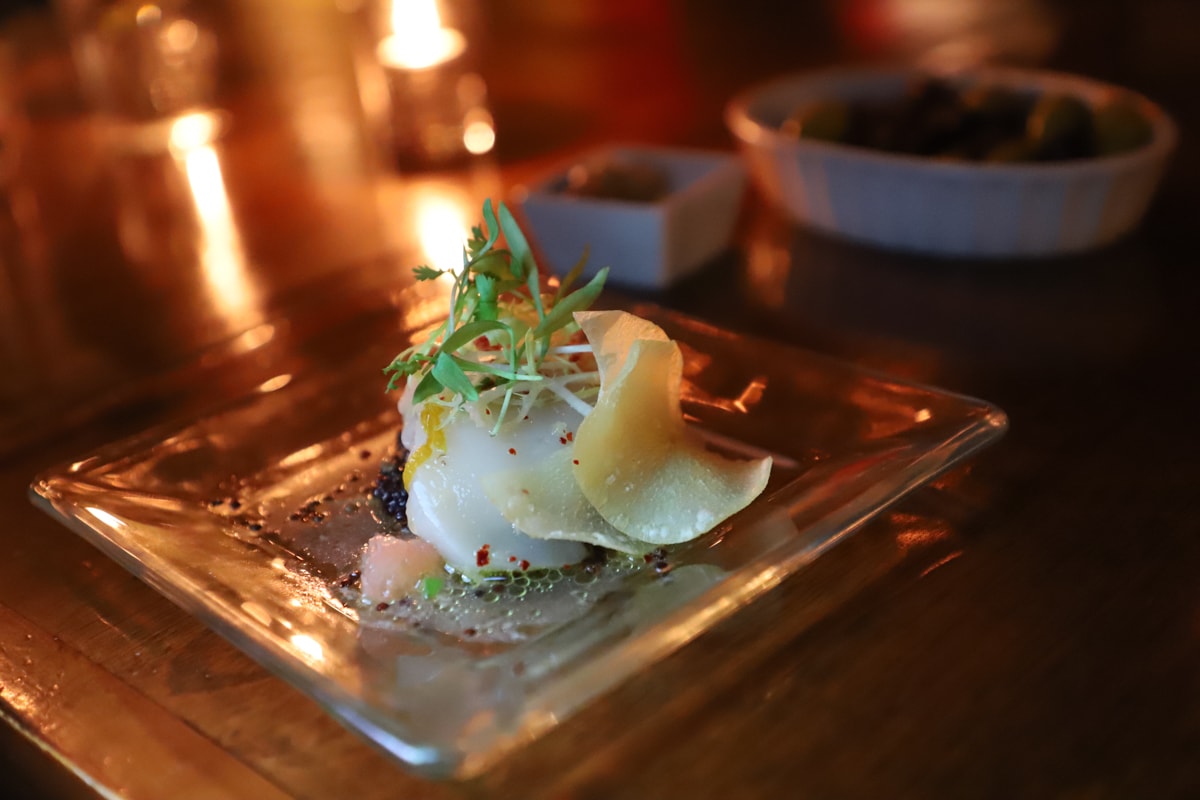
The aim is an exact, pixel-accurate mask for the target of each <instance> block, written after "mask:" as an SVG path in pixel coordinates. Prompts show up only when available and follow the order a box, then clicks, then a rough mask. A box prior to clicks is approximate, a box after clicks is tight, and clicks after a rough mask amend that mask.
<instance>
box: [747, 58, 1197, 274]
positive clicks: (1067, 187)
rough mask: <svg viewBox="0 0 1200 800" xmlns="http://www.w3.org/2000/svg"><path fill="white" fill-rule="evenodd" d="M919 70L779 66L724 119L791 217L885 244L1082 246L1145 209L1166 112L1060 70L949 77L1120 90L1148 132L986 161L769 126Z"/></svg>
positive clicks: (903, 80)
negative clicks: (1113, 145) (1139, 141)
mask: <svg viewBox="0 0 1200 800" xmlns="http://www.w3.org/2000/svg"><path fill="white" fill-rule="evenodd" d="M920 75H922V73H919V72H917V71H916V70H912V69H903V68H901V69H896V68H892V69H849V70H835V71H825V72H816V73H811V74H806V75H798V76H793V77H787V78H783V79H780V80H776V81H772V82H770V83H767V84H764V85H761V86H758V87H755V88H753V89H750V90H749V91H747V92H745V93H743V94H741V95H739V96H738V97H736V98H735V99H734V100H733V101H732V102H731V103H730V104H729V106H728V108H727V109H726V122H727V123H728V125H729V127H730V129H731V131H732V132H733V134H734V136H735V137H736V138H737V140H738V142H739V144H740V146H741V149H742V153H743V155H744V157H745V159H746V162H747V165H748V168H749V170H750V174H751V176H752V178H753V179H754V181H755V183H756V184H757V185H758V187H759V188H760V189H761V191H762V192H763V194H764V195H765V196H766V198H767V199H768V200H769V201H770V202H772V203H773V204H775V205H777V206H778V207H780V208H782V209H783V210H784V211H786V212H787V213H788V214H789V215H790V216H791V217H793V218H794V219H795V220H796V221H798V222H800V223H802V224H804V225H807V226H810V227H813V228H816V229H819V230H822V231H826V232H828V233H831V234H835V235H838V236H843V237H846V238H849V239H854V240H857V241H861V242H866V243H870V244H874V245H878V246H882V247H886V248H893V249H898V250H908V251H915V252H923V253H931V254H938V255H943V256H960V257H985V258H989V257H990V258H1005V257H1035V256H1051V255H1057V254H1062V253H1069V252H1074V251H1081V250H1086V249H1089V248H1093V247H1098V246H1101V245H1104V244H1107V243H1109V242H1111V241H1113V240H1115V239H1117V238H1119V237H1120V236H1122V235H1124V234H1126V233H1128V232H1129V231H1131V230H1132V229H1133V228H1134V227H1135V226H1136V225H1137V224H1138V222H1139V221H1140V220H1141V218H1142V216H1143V215H1144V214H1145V212H1146V208H1147V206H1148V205H1149V203H1150V200H1151V198H1152V197H1153V195H1154V191H1155V189H1156V188H1157V186H1158V183H1159V180H1160V178H1161V176H1162V172H1163V168H1164V166H1165V164H1166V163H1167V160H1168V157H1169V156H1170V154H1171V151H1172V150H1173V149H1174V147H1175V143H1176V140H1177V138H1178V134H1177V132H1176V129H1175V125H1174V124H1173V123H1172V121H1171V120H1170V118H1169V117H1168V116H1167V115H1166V114H1165V113H1164V112H1163V111H1162V109H1160V108H1159V107H1158V106H1157V105H1155V104H1154V103H1151V102H1150V101H1149V100H1147V99H1146V98H1144V97H1141V96H1140V95H1136V94H1133V93H1131V92H1128V91H1127V90H1124V89H1119V88H1118V87H1115V86H1111V85H1108V84H1103V83H1099V82H1096V81H1092V80H1088V79H1085V78H1080V77H1075V76H1071V75H1063V74H1057V73H1049V72H1042V71H1031V70H1018V69H1006V68H985V69H980V70H976V71H973V72H970V73H965V74H963V75H962V76H960V77H961V79H963V80H968V81H979V82H981V83H984V84H988V85H1000V86H1007V87H1012V88H1015V89H1020V90H1025V91H1031V92H1035V93H1041V92H1046V91H1052V92H1057V93H1067V94H1071V95H1075V96H1078V97H1079V98H1081V99H1082V100H1084V101H1085V102H1088V103H1093V104H1094V103H1098V102H1100V101H1103V100H1104V99H1106V98H1108V97H1110V96H1111V95H1112V93H1114V92H1122V93H1123V95H1124V96H1126V97H1128V98H1130V99H1132V100H1133V101H1134V102H1135V103H1136V104H1137V105H1138V107H1139V109H1140V111H1141V113H1143V114H1144V115H1145V116H1146V118H1147V119H1148V120H1149V121H1150V124H1151V127H1152V130H1153V133H1152V137H1151V140H1150V142H1149V143H1148V144H1146V145H1144V146H1143V147H1141V148H1139V149H1137V150H1133V151H1130V152H1128V153H1122V154H1119V155H1113V156H1106V157H1102V158H1090V159H1081V160H1076V161H1063V162H1037V163H1025V164H993V163H979V162H952V161H942V160H937V159H933V158H928V157H922V156H909V155H896V154H891V153H885V152H882V151H875V150H870V149H866V148H861V147H852V146H848V145H842V144H836V143H829V142H822V141H816V140H804V139H796V138H795V137H791V136H788V135H785V134H782V133H780V131H779V125H780V123H781V122H782V121H783V120H785V119H786V118H787V117H788V116H790V115H791V114H792V113H794V112H795V110H796V109H797V108H800V107H801V106H803V105H804V104H806V103H810V102H813V101H817V100H845V101H858V100H867V101H870V100H883V99H886V98H898V97H900V96H902V95H903V92H904V90H905V87H906V86H908V85H909V84H910V82H911V81H913V80H914V79H916V78H918V77H919V76H920ZM958 79H959V78H956V79H955V80H958Z"/></svg>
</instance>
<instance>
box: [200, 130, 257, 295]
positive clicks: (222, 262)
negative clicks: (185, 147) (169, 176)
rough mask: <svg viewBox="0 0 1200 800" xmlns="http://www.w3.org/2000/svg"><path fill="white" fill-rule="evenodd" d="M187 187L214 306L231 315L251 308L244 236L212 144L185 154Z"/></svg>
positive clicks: (201, 259) (201, 258)
mask: <svg viewBox="0 0 1200 800" xmlns="http://www.w3.org/2000/svg"><path fill="white" fill-rule="evenodd" d="M184 166H185V169H186V172H187V180H188V187H189V188H190V189H191V193H192V198H193V200H194V202H195V204H196V215H197V217H198V218H199V223H200V224H199V236H200V241H199V242H198V244H199V257H200V266H201V267H202V268H203V270H204V274H205V278H206V279H207V282H208V285H209V289H210V291H211V295H212V300H213V303H214V305H216V306H217V307H219V308H220V309H221V310H222V311H224V312H225V314H226V315H227V316H229V317H231V318H236V317H237V316H238V315H239V314H241V313H242V312H244V311H246V310H247V309H249V308H250V306H251V305H252V303H253V300H254V297H253V295H254V292H253V287H252V286H251V283H250V278H249V275H247V273H246V259H245V254H244V252H243V250H242V240H241V236H240V235H239V234H238V229H237V225H236V224H235V222H234V219H233V211H232V209H231V208H230V206H229V195H228V193H227V192H226V190H225V179H224V176H223V175H222V174H221V162H220V160H219V159H218V158H217V153H216V151H215V150H214V149H213V148H211V147H198V148H196V149H194V150H191V151H189V152H188V153H187V155H186V156H184Z"/></svg>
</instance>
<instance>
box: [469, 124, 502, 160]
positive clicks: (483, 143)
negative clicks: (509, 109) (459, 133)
mask: <svg viewBox="0 0 1200 800" xmlns="http://www.w3.org/2000/svg"><path fill="white" fill-rule="evenodd" d="M495 146H496V129H495V128H493V127H492V119H491V116H490V115H489V116H488V118H487V119H486V120H483V119H479V120H475V121H473V122H468V123H467V124H466V127H465V128H463V147H465V148H467V152H468V153H471V154H472V155H477V156H479V155H483V154H484V153H488V152H491V149H492V148H493V147H495Z"/></svg>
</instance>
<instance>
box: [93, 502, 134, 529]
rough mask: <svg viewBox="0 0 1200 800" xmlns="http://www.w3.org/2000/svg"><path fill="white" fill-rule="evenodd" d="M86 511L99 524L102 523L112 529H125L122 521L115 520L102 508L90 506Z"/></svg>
mask: <svg viewBox="0 0 1200 800" xmlns="http://www.w3.org/2000/svg"><path fill="white" fill-rule="evenodd" d="M87 510H88V513H90V514H91V515H92V516H93V517H95V518H96V519H98V520H100V521H101V522H103V523H104V524H106V525H109V526H111V527H113V528H124V527H125V522H124V521H123V520H120V519H117V518H116V517H114V516H113V515H112V514H110V513H108V512H107V511H105V510H104V509H103V508H93V507H92V506H87Z"/></svg>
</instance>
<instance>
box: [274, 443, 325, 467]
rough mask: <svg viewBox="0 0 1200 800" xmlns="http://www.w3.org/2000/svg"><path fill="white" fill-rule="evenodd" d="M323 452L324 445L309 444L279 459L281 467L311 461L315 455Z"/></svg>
mask: <svg viewBox="0 0 1200 800" xmlns="http://www.w3.org/2000/svg"><path fill="white" fill-rule="evenodd" d="M324 452H325V445H323V444H310V445H309V446H308V447H304V448H301V449H299V450H297V451H296V452H294V453H289V454H288V455H286V456H284V457H283V458H282V459H280V461H279V466H281V467H294V466H296V465H297V464H306V463H308V462H309V461H312V460H313V459H314V458H316V457H317V456H319V455H321V454H322V453H324Z"/></svg>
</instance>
